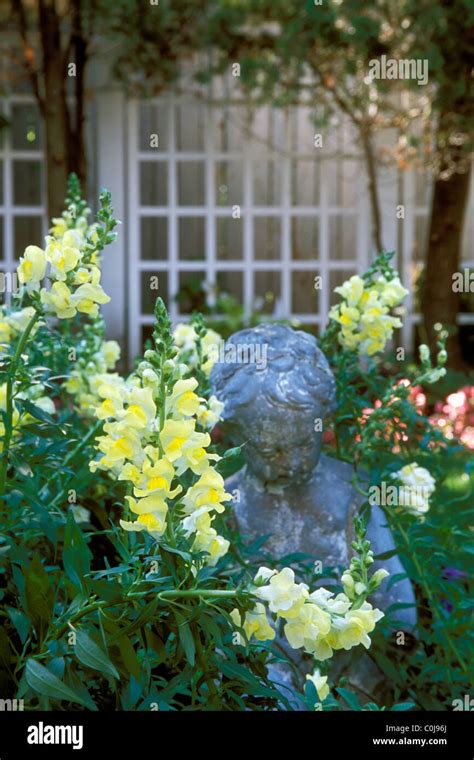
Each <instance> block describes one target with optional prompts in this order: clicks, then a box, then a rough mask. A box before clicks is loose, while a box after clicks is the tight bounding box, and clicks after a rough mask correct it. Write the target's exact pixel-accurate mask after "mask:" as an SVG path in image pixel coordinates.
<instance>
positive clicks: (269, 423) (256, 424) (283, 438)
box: [238, 404, 322, 485]
mask: <svg viewBox="0 0 474 760" xmlns="http://www.w3.org/2000/svg"><path fill="white" fill-rule="evenodd" d="M318 417H322V412H321V411H320V412H319V413H318V410H317V409H314V412H313V411H309V410H302V409H299V410H295V409H290V408H287V409H281V408H275V407H271V406H269V405H267V404H262V405H261V406H260V407H256V406H252V408H250V409H248V410H246V411H245V413H244V415H242V417H241V418H240V420H239V428H238V433H239V435H238V438H239V442H244V441H246V445H245V447H244V455H245V460H246V462H247V466H248V468H249V470H250V471H251V472H252V474H253V475H255V476H256V477H257V478H258V479H259V480H261V481H264V482H276V483H281V484H282V485H284V484H286V483H287V482H288V481H293V482H295V481H301V480H306V479H308V478H309V477H310V476H311V473H312V472H313V470H314V468H315V467H316V465H317V464H318V461H319V457H320V454H321V447H322V433H321V432H315V430H314V427H315V425H314V422H315V419H316V418H318Z"/></svg>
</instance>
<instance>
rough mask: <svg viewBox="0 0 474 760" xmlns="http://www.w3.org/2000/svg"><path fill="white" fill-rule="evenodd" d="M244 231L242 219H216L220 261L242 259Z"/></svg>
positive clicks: (217, 246)
mask: <svg viewBox="0 0 474 760" xmlns="http://www.w3.org/2000/svg"><path fill="white" fill-rule="evenodd" d="M242 229H243V221H242V219H228V218H223V217H218V218H217V219H216V248H217V258H218V259H220V260H229V259H241V258H242V255H243V250H242V249H243V246H242Z"/></svg>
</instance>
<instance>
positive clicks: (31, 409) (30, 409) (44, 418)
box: [15, 399, 58, 425]
mask: <svg viewBox="0 0 474 760" xmlns="http://www.w3.org/2000/svg"><path fill="white" fill-rule="evenodd" d="M15 405H16V406H19V407H20V409H21V411H25V412H27V413H28V414H30V415H31V416H32V417H34V418H35V419H37V420H40V421H41V422H47V423H48V425H57V424H58V423H57V421H56V420H55V419H54V417H51V415H50V414H48V413H47V412H45V411H44V410H43V409H41V408H40V407H39V406H35V405H34V404H32V403H31V401H28V400H27V399H21V400H20V399H15Z"/></svg>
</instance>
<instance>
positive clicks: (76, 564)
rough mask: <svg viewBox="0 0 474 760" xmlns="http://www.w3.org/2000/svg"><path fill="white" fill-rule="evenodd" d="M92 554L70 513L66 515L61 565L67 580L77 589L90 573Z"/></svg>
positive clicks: (81, 586)
mask: <svg viewBox="0 0 474 760" xmlns="http://www.w3.org/2000/svg"><path fill="white" fill-rule="evenodd" d="M91 559H92V554H91V553H90V551H89V548H88V546H87V544H86V542H85V540H84V536H83V535H82V530H81V529H80V527H79V525H78V524H77V523H76V521H75V519H74V515H73V513H72V512H69V513H68V516H67V523H66V529H65V531H64V550H63V565H64V570H65V571H66V573H67V575H68V578H70V580H71V581H72V582H73V583H74V584H75V585H76V586H79V588H83V586H84V584H85V581H86V579H85V576H86V575H87V574H88V573H89V572H90V566H91Z"/></svg>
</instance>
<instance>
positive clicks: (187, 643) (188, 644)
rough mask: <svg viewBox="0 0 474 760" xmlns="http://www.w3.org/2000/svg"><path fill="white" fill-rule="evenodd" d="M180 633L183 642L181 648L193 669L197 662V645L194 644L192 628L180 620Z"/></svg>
mask: <svg viewBox="0 0 474 760" xmlns="http://www.w3.org/2000/svg"><path fill="white" fill-rule="evenodd" d="M181 620H182V618H181ZM178 631H179V640H180V642H181V646H182V647H183V649H184V654H185V655H186V659H187V661H188V662H189V664H190V665H191V667H192V666H193V665H194V663H195V662H196V645H195V643H194V638H193V634H192V631H191V628H190V627H189V625H188V623H184V622H180V620H179V619H178Z"/></svg>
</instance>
